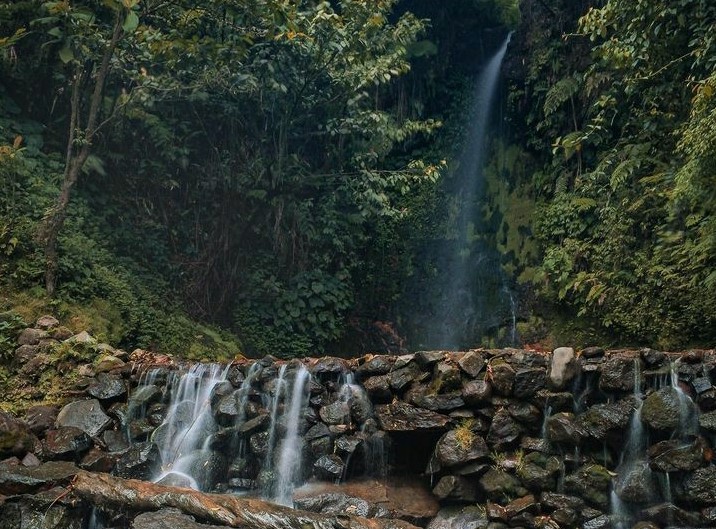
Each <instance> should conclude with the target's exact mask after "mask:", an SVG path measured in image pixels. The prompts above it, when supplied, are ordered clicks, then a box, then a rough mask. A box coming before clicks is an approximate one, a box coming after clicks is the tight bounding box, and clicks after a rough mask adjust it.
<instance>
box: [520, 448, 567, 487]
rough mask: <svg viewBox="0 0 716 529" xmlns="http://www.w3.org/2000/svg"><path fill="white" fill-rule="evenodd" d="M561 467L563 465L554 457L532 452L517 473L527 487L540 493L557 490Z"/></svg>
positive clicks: (525, 458) (524, 459)
mask: <svg viewBox="0 0 716 529" xmlns="http://www.w3.org/2000/svg"><path fill="white" fill-rule="evenodd" d="M561 467H562V463H560V461H559V460H558V459H557V458H556V457H554V456H548V455H545V454H542V453H540V452H530V453H529V454H527V455H526V456H525V457H524V458H523V460H522V462H521V465H520V466H519V468H518V470H517V472H518V473H519V476H520V479H521V480H522V483H523V484H524V485H525V487H527V488H528V489H530V490H533V491H537V492H539V491H543V490H550V489H554V488H555V485H556V484H557V476H558V475H559V472H560V470H561Z"/></svg>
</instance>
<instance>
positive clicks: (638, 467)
mask: <svg viewBox="0 0 716 529" xmlns="http://www.w3.org/2000/svg"><path fill="white" fill-rule="evenodd" d="M617 474H618V475H617V478H616V486H615V487H614V489H615V491H616V493H617V496H619V497H620V498H621V499H622V500H624V501H628V502H632V503H647V502H650V501H652V500H653V498H654V491H655V490H656V485H657V484H656V480H655V478H654V474H653V472H652V471H651V469H650V468H649V465H648V464H647V463H646V461H634V462H631V463H629V464H624V465H622V466H621V467H620V468H619V469H618V470H617Z"/></svg>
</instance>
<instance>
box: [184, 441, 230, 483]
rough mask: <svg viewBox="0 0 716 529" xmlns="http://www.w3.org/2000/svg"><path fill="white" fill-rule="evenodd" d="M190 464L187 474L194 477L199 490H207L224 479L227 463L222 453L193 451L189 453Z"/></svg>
mask: <svg viewBox="0 0 716 529" xmlns="http://www.w3.org/2000/svg"><path fill="white" fill-rule="evenodd" d="M189 459H190V461H191V464H190V465H189V470H188V474H189V475H190V476H194V477H195V479H196V482H197V484H198V485H199V488H200V489H201V490H209V489H211V488H212V487H213V486H214V484H216V483H217V482H219V481H220V480H223V479H225V477H226V474H227V469H228V466H229V462H228V461H227V459H226V456H225V455H224V454H222V453H219V452H215V451H212V450H194V451H193V452H190V453H189Z"/></svg>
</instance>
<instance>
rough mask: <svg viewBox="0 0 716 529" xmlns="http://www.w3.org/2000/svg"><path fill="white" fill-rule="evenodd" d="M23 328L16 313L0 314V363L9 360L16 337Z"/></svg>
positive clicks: (23, 323)
mask: <svg viewBox="0 0 716 529" xmlns="http://www.w3.org/2000/svg"><path fill="white" fill-rule="evenodd" d="M25 326H26V323H25V321H24V320H23V319H22V318H21V317H20V315H19V314H17V313H16V312H14V311H8V312H0V362H5V361H7V360H9V359H10V357H11V355H12V353H13V351H14V350H15V347H16V345H17V342H16V339H17V335H18V334H19V332H20V330H21V329H23V328H24V327H25Z"/></svg>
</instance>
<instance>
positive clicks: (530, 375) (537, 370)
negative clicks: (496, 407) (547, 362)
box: [512, 367, 547, 399]
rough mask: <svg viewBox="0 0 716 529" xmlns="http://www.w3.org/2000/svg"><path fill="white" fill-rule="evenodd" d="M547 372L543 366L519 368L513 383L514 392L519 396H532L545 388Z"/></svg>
mask: <svg viewBox="0 0 716 529" xmlns="http://www.w3.org/2000/svg"><path fill="white" fill-rule="evenodd" d="M546 379H547V372H546V370H545V369H544V368H542V367H528V368H522V369H518V370H517V371H516V372H515V378H514V381H513V384H512V394H513V395H514V396H515V397H517V398H519V399H523V398H528V397H532V396H533V395H534V394H536V393H537V392H538V391H539V390H541V389H542V388H544V386H545V382H546Z"/></svg>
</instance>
